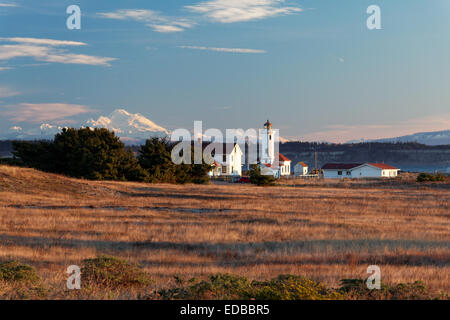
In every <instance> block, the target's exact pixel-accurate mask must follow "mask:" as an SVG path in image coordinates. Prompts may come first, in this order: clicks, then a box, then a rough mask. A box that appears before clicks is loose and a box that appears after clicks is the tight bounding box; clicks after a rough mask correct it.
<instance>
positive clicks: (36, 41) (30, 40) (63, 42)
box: [0, 37, 87, 46]
mask: <svg viewBox="0 0 450 320" xmlns="http://www.w3.org/2000/svg"><path fill="white" fill-rule="evenodd" d="M0 41H7V42H15V43H22V44H37V45H49V46H86V45H87V44H86V43H84V42H76V41H66V40H54V39H41V38H20V37H15V38H0Z"/></svg>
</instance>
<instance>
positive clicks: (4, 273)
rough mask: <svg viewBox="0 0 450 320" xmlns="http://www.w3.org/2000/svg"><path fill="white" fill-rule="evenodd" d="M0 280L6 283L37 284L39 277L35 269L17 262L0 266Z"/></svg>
mask: <svg viewBox="0 0 450 320" xmlns="http://www.w3.org/2000/svg"><path fill="white" fill-rule="evenodd" d="M0 280H3V281H7V282H28V283H38V282H39V281H40V277H39V276H38V274H37V272H36V269H35V268H33V267H32V266H29V265H27V264H21V263H20V262H18V261H9V262H5V263H2V264H0Z"/></svg>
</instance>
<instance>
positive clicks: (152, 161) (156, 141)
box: [138, 138, 211, 184]
mask: <svg viewBox="0 0 450 320" xmlns="http://www.w3.org/2000/svg"><path fill="white" fill-rule="evenodd" d="M174 147H175V144H174V143H172V142H170V141H169V140H167V139H160V138H153V139H150V140H147V141H146V143H145V145H143V146H141V148H140V150H139V156H138V161H139V164H140V165H141V167H142V168H144V169H145V170H147V172H148V174H149V181H150V182H165V183H179V184H184V183H196V184H203V183H207V182H208V181H209V177H208V171H209V170H210V168H211V166H209V165H207V164H205V163H203V164H180V165H175V164H174V163H173V162H172V150H173V148H174ZM191 152H193V150H191ZM191 159H193V157H191Z"/></svg>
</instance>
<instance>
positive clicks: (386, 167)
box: [368, 163, 400, 170]
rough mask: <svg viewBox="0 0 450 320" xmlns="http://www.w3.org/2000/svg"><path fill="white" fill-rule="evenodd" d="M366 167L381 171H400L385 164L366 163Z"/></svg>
mask: <svg viewBox="0 0 450 320" xmlns="http://www.w3.org/2000/svg"><path fill="white" fill-rule="evenodd" d="M368 165H369V166H372V167H377V168H380V169H383V170H400V169H398V168H396V167H393V166H390V165H388V164H385V163H368Z"/></svg>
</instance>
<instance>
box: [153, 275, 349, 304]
mask: <svg viewBox="0 0 450 320" xmlns="http://www.w3.org/2000/svg"><path fill="white" fill-rule="evenodd" d="M155 297H157V298H160V299H183V300H186V299H187V300H190V299H192V300H209V299H212V300H242V299H243V300H318V299H320V300H325V299H341V298H342V295H341V294H340V293H338V292H336V291H334V290H331V289H327V288H326V287H325V286H324V285H323V284H321V283H318V282H315V281H312V280H309V279H305V278H302V277H299V276H292V275H281V276H279V277H278V278H275V279H272V280H270V281H262V282H259V281H253V282H249V281H248V279H247V278H245V277H239V276H234V275H230V274H218V275H212V276H210V277H209V281H201V282H198V283H195V284H193V285H191V286H188V287H178V288H173V289H169V290H160V291H158V292H157V294H156V295H155V296H154V297H153V298H155Z"/></svg>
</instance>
